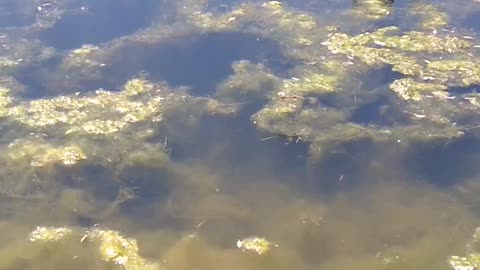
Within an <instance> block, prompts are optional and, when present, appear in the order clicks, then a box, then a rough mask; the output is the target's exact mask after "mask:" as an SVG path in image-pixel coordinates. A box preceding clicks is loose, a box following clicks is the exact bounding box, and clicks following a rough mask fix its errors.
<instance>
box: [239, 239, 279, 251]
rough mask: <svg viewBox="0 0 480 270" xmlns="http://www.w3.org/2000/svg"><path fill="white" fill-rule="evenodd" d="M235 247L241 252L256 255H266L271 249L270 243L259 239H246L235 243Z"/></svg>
mask: <svg viewBox="0 0 480 270" xmlns="http://www.w3.org/2000/svg"><path fill="white" fill-rule="evenodd" d="M237 247H238V248H240V249H241V250H242V251H250V252H255V253H257V254H258V255H262V254H265V253H267V252H268V251H269V250H270V249H271V248H272V243H270V242H269V241H268V240H267V239H265V238H261V237H256V236H254V237H248V238H245V239H243V240H238V241H237Z"/></svg>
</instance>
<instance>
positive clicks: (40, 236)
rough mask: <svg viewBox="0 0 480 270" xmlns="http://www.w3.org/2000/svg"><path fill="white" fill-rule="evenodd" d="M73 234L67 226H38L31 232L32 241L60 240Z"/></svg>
mask: <svg viewBox="0 0 480 270" xmlns="http://www.w3.org/2000/svg"><path fill="white" fill-rule="evenodd" d="M72 234H73V230H72V229H70V228H67V227H59V228H55V227H41V226H38V227H37V228H36V229H35V230H34V231H33V232H32V233H31V234H30V241H32V242H54V241H60V240H63V239H65V238H66V237H69V236H71V235H72Z"/></svg>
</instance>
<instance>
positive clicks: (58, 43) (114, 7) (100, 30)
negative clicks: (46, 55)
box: [40, 0, 162, 49]
mask: <svg viewBox="0 0 480 270" xmlns="http://www.w3.org/2000/svg"><path fill="white" fill-rule="evenodd" d="M84 2H85V5H86V6H87V7H88V10H89V12H87V13H78V14H67V15H66V16H64V17H63V18H62V19H60V20H59V21H58V22H57V23H56V24H55V25H54V26H53V27H52V28H49V29H47V30H46V31H45V32H43V33H41V35H40V37H41V39H42V40H43V41H45V42H46V43H47V44H48V45H50V46H52V47H55V48H57V49H73V48H78V47H80V46H82V45H83V44H98V43H102V42H106V41H109V40H112V39H114V38H117V37H121V36H125V35H128V34H131V33H133V32H135V31H137V30H139V29H141V28H143V27H147V26H149V25H150V23H151V22H152V21H153V20H154V19H155V16H156V15H158V12H159V11H160V4H161V2H162V1H157V0H144V1H133V0H121V1H118V0H104V1H94V0H84Z"/></svg>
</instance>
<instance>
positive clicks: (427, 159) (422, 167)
mask: <svg viewBox="0 0 480 270" xmlns="http://www.w3.org/2000/svg"><path fill="white" fill-rule="evenodd" d="M479 153H480V142H479V141H478V139H476V138H473V137H471V136H466V137H464V138H462V139H458V140H452V141H443V142H439V143H417V144H412V145H411V146H410V151H409V152H408V153H406V155H405V159H404V161H405V164H406V166H407V168H408V170H409V171H410V172H412V173H413V174H414V175H417V176H419V177H421V178H422V179H424V180H425V181H427V182H429V183H431V184H434V185H437V186H440V187H449V186H452V185H454V184H457V183H461V182H463V181H465V180H467V179H469V178H471V177H474V176H475V175H478V173H479V172H480V170H479V167H478V162H479V160H480V155H479Z"/></svg>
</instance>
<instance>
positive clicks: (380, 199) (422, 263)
mask: <svg viewBox="0 0 480 270" xmlns="http://www.w3.org/2000/svg"><path fill="white" fill-rule="evenodd" d="M21 2H22V4H17V1H13V0H7V1H3V2H2V3H0V13H1V14H0V16H6V15H5V14H7V13H11V14H9V16H12V14H13V16H12V17H15V16H18V17H19V18H20V21H21V23H23V24H24V25H21V26H15V27H3V28H1V29H0V30H1V31H0V32H1V35H0V42H1V44H2V46H1V47H0V77H1V80H0V131H1V133H0V148H1V151H0V228H1V232H2V233H1V234H0V269H8V270H17V269H22V270H23V269H66V268H68V269H126V270H132V269H135V270H137V269H138V270H140V269H147V270H149V269H175V270H179V269H327V270H328V269H369V270H372V269H379V270H380V269H437V270H438V269H455V270H475V269H479V268H480V244H479V239H480V229H478V228H477V227H478V226H480V220H479V215H478V212H476V210H477V209H479V201H478V199H477V198H478V192H479V191H480V186H479V184H478V181H479V179H480V178H479V176H478V173H479V172H478V171H475V172H472V173H469V174H468V175H469V177H467V179H461V181H455V180H452V182H453V183H454V184H451V186H449V187H447V188H444V187H437V186H436V185H435V184H434V183H432V181H431V179H414V180H412V179H411V178H415V177H418V176H415V174H414V173H412V172H410V171H408V166H407V165H405V160H407V159H409V158H411V157H412V156H411V155H412V152H413V153H417V154H419V155H420V154H421V152H420V151H421V150H418V152H415V150H417V149H416V148H417V147H419V148H436V147H439V148H442V147H448V146H449V145H452V144H455V143H457V142H462V141H464V140H470V141H474V142H478V139H479V138H478V136H479V135H480V134H479V133H478V132H479V130H480V129H479V128H478V127H479V126H480V117H479V116H480V95H479V94H478V91H477V88H478V86H479V85H480V57H479V53H480V52H479V50H480V40H479V37H478V33H476V32H475V29H474V28H472V27H462V24H461V23H458V25H457V22H462V21H465V22H466V21H468V20H467V19H465V18H466V17H468V16H475V14H477V15H478V14H480V3H479V2H478V1H474V0H463V1H460V2H458V1H455V4H454V6H455V7H456V9H455V10H454V9H453V8H452V3H450V2H449V1H447V3H442V4H440V3H428V2H417V1H410V2H409V3H408V4H404V6H402V7H396V6H395V5H396V4H397V3H393V1H386V0H368V1H363V0H357V1H353V3H350V2H348V3H347V1H343V2H342V3H341V5H344V7H336V9H337V10H333V11H332V10H331V8H330V7H329V6H328V5H327V3H326V4H324V9H322V8H323V6H322V8H319V9H318V10H317V9H315V10H304V9H302V8H299V7H298V6H301V5H298V6H297V5H296V4H298V3H296V2H295V1H245V2H242V1H232V2H234V3H233V4H231V5H220V4H216V3H213V2H216V1H207V0H180V1H166V0H165V1H155V2H158V3H157V4H156V6H157V8H158V10H159V13H161V12H160V11H163V12H164V13H168V14H171V15H169V16H165V18H163V17H162V16H160V17H161V18H155V19H152V21H153V22H152V23H151V24H149V25H145V26H144V27H140V28H139V29H137V30H136V31H133V32H132V33H131V34H128V35H123V36H119V37H116V38H113V39H112V40H110V41H108V42H103V43H98V44H82V45H81V46H79V48H73V49H69V50H66V51H65V50H60V49H56V48H55V45H54V44H53V45H52V44H50V45H48V44H47V43H46V42H45V41H44V40H42V38H43V36H44V34H45V33H46V32H48V31H50V30H51V29H54V28H55V27H58V25H61V24H62V23H63V22H64V20H68V19H69V18H73V17H75V18H79V22H78V23H82V18H83V17H85V18H87V19H86V20H88V18H92V17H91V16H92V14H93V15H95V8H94V7H90V6H89V5H93V6H95V4H93V3H90V2H91V1H75V0H72V1H67V0H52V1H36V0H35V1H33V0H25V1H21ZM107 2H109V3H110V1H107ZM147 2H148V1H147ZM110 4H111V5H112V10H113V7H115V8H117V9H121V8H134V7H135V1H133V0H132V1H129V0H127V1H122V3H117V2H116V1H112V2H111V3H110ZM303 4H304V5H305V6H309V5H310V4H311V3H308V1H305V3H303ZM330 4H331V3H330ZM20 6H22V8H21V7H20ZM24 6H25V7H26V8H23V7H24ZM312 6H313V4H312ZM458 6H461V8H458ZM458 9H461V10H460V11H459V10H458ZM112 12H113V11H112ZM4 13H5V14H4ZM332 14H333V15H332ZM459 14H463V15H462V16H463V17H462V16H460V15H459ZM472 14H473V15H472ZM399 16H400V17H402V19H401V20H403V21H404V22H406V21H408V24H407V23H402V24H400V25H395V24H394V23H392V21H394V20H395V19H396V20H398V17H399ZM452 16H454V18H453V17H452ZM346 22H352V23H351V25H348V24H347V23H346ZM477 30H478V26H477ZM213 33H220V34H222V33H235V34H239V35H240V34H244V35H248V36H253V37H255V38H256V39H257V40H270V41H272V42H274V44H277V45H278V46H279V48H280V49H281V53H282V54H283V56H284V57H285V59H286V61H287V62H288V63H289V67H288V68H287V70H282V71H278V69H276V68H275V67H274V66H272V65H270V64H269V63H268V61H263V60H266V59H235V60H234V61H233V62H231V63H230V65H231V70H230V71H231V73H230V74H229V75H228V76H227V77H225V78H222V79H221V80H219V81H218V82H216V87H215V89H211V91H210V93H209V94H208V95H201V94H198V92H195V91H194V90H193V89H190V88H189V87H188V85H186V86H173V85H171V84H169V82H168V80H162V79H158V78H154V76H151V75H150V74H149V71H148V70H145V69H144V68H141V67H140V66H142V65H141V63H137V62H135V61H133V60H132V59H136V57H137V56H136V55H135V54H136V53H138V52H139V51H142V50H144V49H145V50H147V49H149V48H155V47H161V46H162V45H163V44H165V43H168V42H170V44H171V42H174V44H178V46H188V44H182V42H185V43H188V39H189V37H191V36H202V35H206V36H208V35H209V34H213ZM64 34H65V35H75V34H76V33H75V31H74V30H73V31H72V33H64ZM79 35H80V33H79ZM229 45H230V44H228V43H226V44H225V46H229ZM253 46H255V45H253ZM147 57H155V56H154V55H152V56H147ZM119 59H124V60H123V61H119ZM157 61H160V62H161V61H162V59H161V58H159V59H158V60H157ZM52 63H54V64H52ZM119 63H122V64H123V65H122V66H113V65H114V64H115V65H119ZM49 65H53V67H52V66H49ZM203 65H204V68H205V69H207V70H208V69H209V68H211V67H210V66H209V65H210V63H203ZM212 65H213V64H212ZM39 67H40V68H39ZM179 72H182V71H179ZM372 74H373V75H372ZM375 74H381V75H380V76H379V77H382V78H381V79H380V81H378V82H374V83H373V84H372V83H368V80H372V78H373V80H374V81H375V80H376V79H378V78H374V77H375V76H376V75H375ZM26 78H27V79H26ZM102 83H104V85H108V87H110V88H111V89H104V88H102V87H98V88H95V85H101V84H102ZM32 84H33V85H32ZM90 86H91V87H92V89H90V88H89V87H90ZM38 92H40V93H38ZM377 101H381V103H382V104H381V105H380V106H378V107H379V108H374V109H377V110H378V112H377V114H376V116H375V117H371V118H372V119H367V120H366V121H363V120H362V121H360V120H358V117H357V114H359V112H361V111H362V110H363V109H364V108H367V107H369V106H375V105H372V104H377V103H376V102H377ZM251 104H260V105H259V106H258V107H257V108H256V109H255V111H253V112H252V111H251V110H252V108H251ZM246 113H249V115H247V117H246V118H245V117H238V116H239V115H242V116H243V115H245V114H246ZM239 119H242V120H239ZM245 119H247V120H245ZM248 119H249V120H248ZM212 121H213V122H215V123H225V122H235V123H237V122H238V121H247V122H249V123H241V125H242V126H248V124H251V125H252V126H253V128H254V129H255V130H256V132H257V134H258V135H259V136H260V137H259V139H258V143H260V144H262V143H263V144H267V143H269V142H270V141H277V142H278V141H282V140H285V142H287V143H289V144H302V145H306V146H307V147H308V153H307V157H306V160H305V163H306V164H305V165H306V166H305V168H303V167H302V168H300V169H298V168H293V165H292V168H291V170H285V169H283V170H282V171H281V172H276V171H275V170H277V169H278V167H276V165H275V160H273V161H272V157H271V155H268V154H265V153H263V152H261V151H260V150H258V152H257V151H254V150H252V151H253V152H250V153H251V154H250V155H251V156H250V157H249V158H248V159H249V162H243V163H241V162H239V163H237V162H233V161H231V159H229V158H226V157H224V156H222V155H226V153H229V155H233V156H235V155H236V151H237V150H239V148H238V147H236V146H235V145H237V144H240V145H242V144H244V142H243V141H241V140H237V137H233V139H229V138H227V139H222V140H219V141H216V140H214V139H212V140H208V139H207V140H205V141H203V139H204V138H205V136H206V135H205V134H202V132H205V131H204V130H205V127H204V126H203V125H206V124H205V123H207V122H208V123H210V124H211V123H212ZM227 126H228V125H227ZM209 134H210V133H209ZM231 134H232V133H230V132H229V131H226V132H225V135H220V136H218V135H213V137H215V138H218V137H228V136H229V135H231ZM208 136H210V135H208ZM208 136H207V137H208ZM261 136H264V137H261ZM246 141H248V140H246ZM283 143H284V142H283V141H282V142H281V143H280V144H278V145H276V146H275V147H283V146H284V144H283ZM362 143H366V144H367V145H369V147H370V148H373V149H375V151H376V152H375V157H374V158H372V160H371V162H366V163H365V162H364V163H362V164H367V165H366V166H365V167H364V168H362V173H361V174H358V176H357V177H355V176H354V175H353V176H352V175H344V174H341V175H338V177H335V180H334V181H333V182H335V186H336V187H337V188H336V189H335V191H334V194H333V195H332V194H329V195H323V194H324V193H322V192H319V194H313V195H312V194H310V193H309V192H306V191H305V190H303V189H302V188H299V187H300V186H302V185H307V186H308V184H307V182H308V181H307V180H306V178H308V173H305V172H304V170H309V169H312V168H313V171H314V172H318V171H319V170H320V171H321V170H323V168H325V167H328V166H326V165H324V164H331V160H332V157H334V156H335V154H336V153H338V152H339V151H340V152H342V151H348V150H345V149H347V148H348V147H349V146H351V145H355V144H358V145H362ZM204 144H206V145H208V146H203V147H202V145H204ZM232 145H233V146H232ZM255 147H256V145H250V146H249V145H242V146H240V148H244V149H245V148H255ZM185 149H186V150H185ZM205 149H207V150H205ZM225 149H228V150H225ZM342 149H343V150H342ZM188 150H189V151H191V153H189V152H188ZM196 150H198V151H200V152H201V153H200V154H198V153H196V154H195V151H196ZM185 151H186V152H187V154H186V156H191V158H177V159H176V158H173V157H174V156H175V154H176V153H177V152H179V153H182V152H185ZM362 151H365V152H368V151H372V150H368V151H367V150H362ZM231 152H233V154H232V153H231ZM252 153H253V154H252ZM196 155H199V156H200V157H201V158H196ZM360 156H361V155H360ZM361 157H363V156H361ZM369 158H371V157H369ZM428 158H429V157H428ZM470 158H471V159H472V160H470V161H469V162H471V163H477V162H478V161H479V159H478V154H477V155H473V157H470ZM223 159H225V160H223ZM464 161H465V160H451V161H449V162H448V166H451V167H452V170H454V168H455V166H457V165H458V164H459V163H462V162H464ZM229 162H231V163H233V164H229ZM329 162H330V163H329ZM336 162H339V161H338V160H336ZM379 163H380V164H379ZM225 164H227V165H225ZM340 165H341V164H340ZM473 167H475V166H473ZM477 167H478V166H477ZM308 168H309V169H308ZM475 168H476V167H475ZM320 175H326V176H319V178H322V177H323V178H328V174H322V173H320ZM314 178H315V177H314ZM353 178H362V179H353ZM363 178H365V179H363ZM366 178H368V179H366ZM314 180H315V181H320V182H322V181H324V182H329V181H330V179H316V178H315V179H314ZM424 180H425V181H424ZM330 182H331V181H330ZM359 182H362V183H361V184H359ZM433 182H434V181H433ZM349 185H351V186H349ZM320 186H322V185H320ZM307 189H308V187H307ZM476 228H477V229H476Z"/></svg>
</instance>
